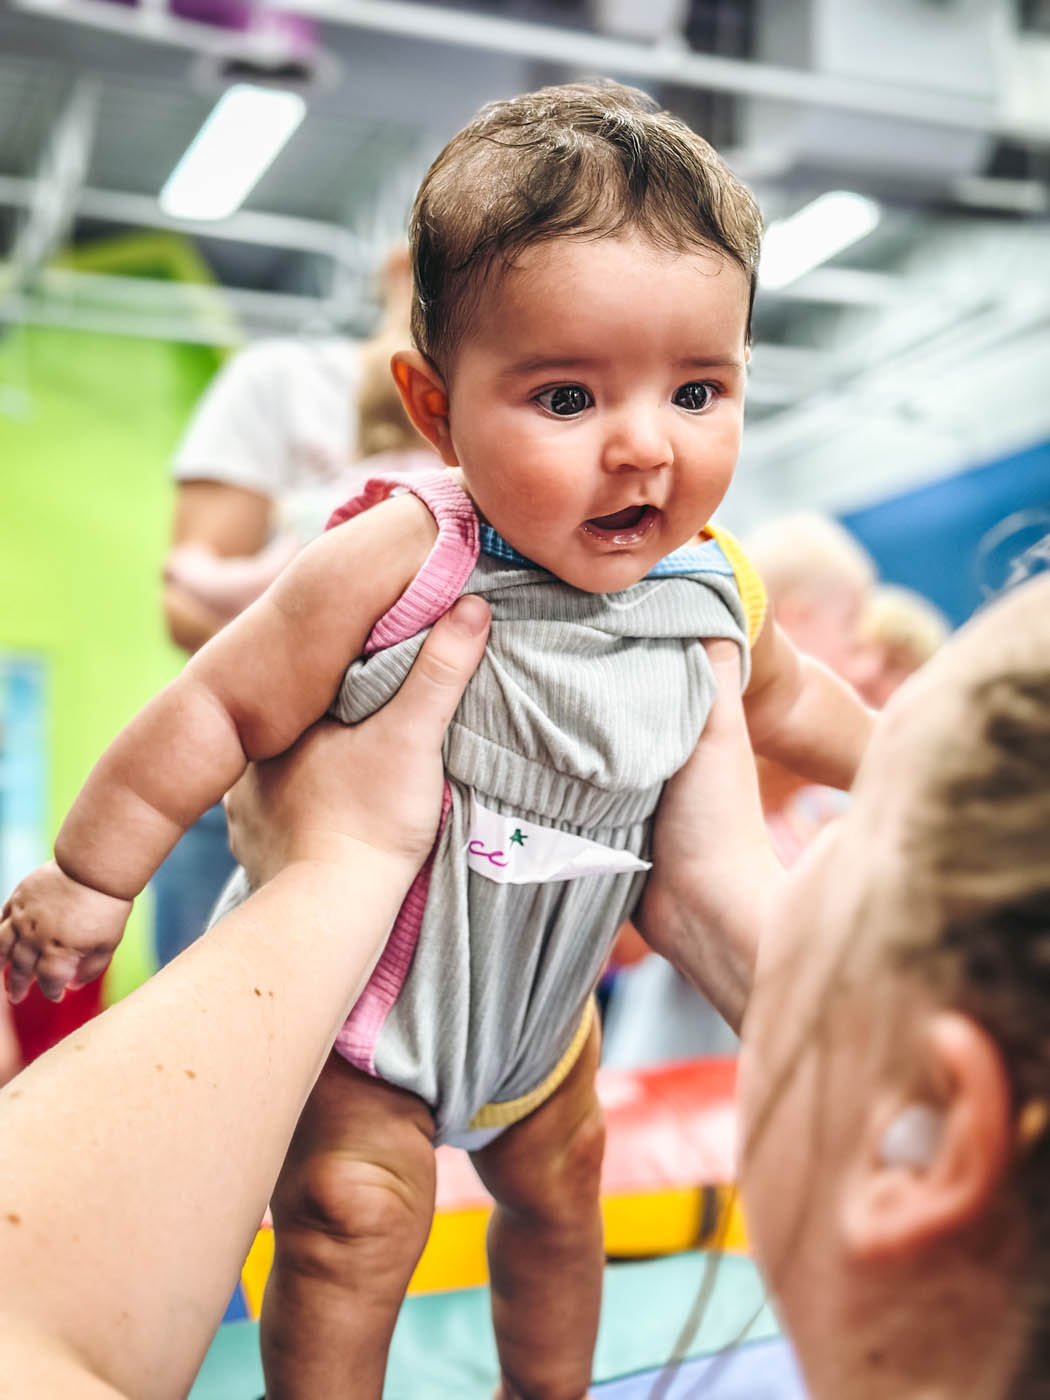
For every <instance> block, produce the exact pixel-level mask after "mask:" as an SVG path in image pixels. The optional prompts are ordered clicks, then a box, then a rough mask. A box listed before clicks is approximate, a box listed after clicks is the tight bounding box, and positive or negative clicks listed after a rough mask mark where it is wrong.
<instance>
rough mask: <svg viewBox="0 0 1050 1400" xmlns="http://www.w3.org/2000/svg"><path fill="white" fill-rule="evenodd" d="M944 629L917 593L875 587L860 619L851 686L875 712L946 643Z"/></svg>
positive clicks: (937, 612)
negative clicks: (857, 646)
mask: <svg viewBox="0 0 1050 1400" xmlns="http://www.w3.org/2000/svg"><path fill="white" fill-rule="evenodd" d="M950 630H951V628H950V627H949V625H948V620H947V618H946V617H945V616H944V614H943V613H942V612H941V611H940V609H939V608H936V607H934V605H933V604H932V603H931V602H930V601H929V600H928V599H927V598H924V597H923V596H922V594H921V593H915V592H913V591H912V589H910V588H901V587H899V586H898V585H897V584H889V583H886V584H880V585H879V586H878V587H877V588H876V589H875V590H874V591H873V593H872V595H871V597H870V598H869V599H868V602H867V606H866V607H865V609H864V613H863V615H862V617H861V620H860V627H859V638H860V642H859V648H858V656H857V662H856V664H855V666H854V667H853V671H852V675H851V677H850V678H851V680H852V681H853V684H854V685H855V686H856V688H857V690H858V691H859V692H860V694H861V695H862V697H863V698H864V699H865V700H866V701H867V702H868V704H869V705H873V706H874V707H875V709H877V710H881V709H882V707H883V705H885V703H886V701H887V700H888V699H889V698H890V696H891V695H892V694H893V692H894V691H895V690H897V689H898V687H899V686H901V685H903V684H904V682H905V681H906V680H907V679H908V677H909V676H910V675H911V674H912V673H913V672H914V671H917V670H918V669H919V667H920V666H923V665H925V663H926V662H927V661H929V659H930V657H931V656H932V655H933V654H934V652H935V651H937V649H938V648H939V647H941V646H942V645H943V644H944V642H946V641H947V639H948V633H949V632H950Z"/></svg>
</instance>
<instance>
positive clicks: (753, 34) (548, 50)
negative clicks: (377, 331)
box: [0, 0, 1050, 523]
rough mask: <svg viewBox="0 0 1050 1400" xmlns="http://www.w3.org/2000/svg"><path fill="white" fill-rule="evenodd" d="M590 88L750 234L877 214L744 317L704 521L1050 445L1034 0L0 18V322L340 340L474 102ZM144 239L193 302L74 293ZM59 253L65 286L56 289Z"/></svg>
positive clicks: (103, 287) (418, 7)
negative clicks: (835, 215)
mask: <svg viewBox="0 0 1050 1400" xmlns="http://www.w3.org/2000/svg"><path fill="white" fill-rule="evenodd" d="M260 14H261V20H260ZM220 19H221V20H222V23H217V22H216V21H217V20H220ZM260 67H261V68H262V69H263V70H265V71H267V72H268V74H269V77H270V80H272V81H282V82H285V83H287V84H290V85H293V86H297V87H298V88H299V89H300V90H301V91H303V92H304V93H305V95H306V96H307V99H308V115H307V117H306V120H305V121H304V122H303V124H302V126H301V127H300V128H299V129H298V131H297V132H296V133H295V135H294V136H293V138H292V139H291V141H290V142H289V144H288V146H287V147H286V148H285V150H284V151H283V152H282V153H281V155H280V156H279V157H278V159H277V160H276V161H275V163H274V164H273V166H272V167H271V168H270V170H269V171H268V172H267V173H266V175H265V176H264V177H263V178H262V180H261V181H260V182H259V184H258V185H257V186H256V188H255V189H254V191H253V192H252V194H251V195H250V197H249V199H248V200H247V202H246V204H245V206H244V208H243V209H242V210H241V211H240V212H238V213H237V214H235V215H233V216H231V218H229V219H227V220H225V221H224V222H223V224H221V225H196V226H189V225H176V224H173V223H172V222H171V221H170V220H166V219H165V218H164V216H162V215H161V213H160V210H159V207H158V205H157V203H156V196H157V193H158V191H159V189H160V187H161V185H162V184H163V182H164V180H165V179H166V177H167V175H168V174H169V173H170V171H171V169H172V168H173V166H174V165H175V163H176V161H177V159H178V157H179V156H180V155H181V153H182V151H183V150H184V148H185V147H186V145H187V144H188V142H189V141H190V139H191V137H192V136H193V135H194V133H195V132H196V130H197V129H198V127H199V126H200V124H201V122H202V121H203V119H204V117H205V116H206V114H207V112H208V111H209V110H210V108H211V106H212V104H213V102H214V99H215V95H216V93H217V92H218V91H219V90H220V89H221V87H222V86H223V85H224V84H225V83H227V82H229V81H230V80H231V77H232V76H237V75H239V74H242V73H244V72H245V71H250V70H252V69H254V70H258V69H259V68H260ZM597 73H603V74H608V75H609V76H614V77H618V78H621V79H624V80H626V81H630V82H635V83H637V84H638V85H640V86H643V87H645V88H647V89H648V90H649V91H651V92H652V93H653V94H654V96H656V97H657V98H658V99H659V100H660V101H661V102H662V103H663V104H664V105H666V106H668V107H670V108H671V109H672V110H674V111H676V112H677V113H678V114H679V115H681V116H682V117H683V118H684V119H685V120H687V121H689V122H690V123H691V124H692V125H694V126H695V127H696V128H697V129H698V130H700V131H702V132H703V133H704V134H705V135H707V136H708V137H709V138H710V139H711V140H713V141H714V143H715V144H716V145H717V146H719V148H720V149H721V150H723V152H724V153H725V154H726V155H727V158H728V159H729V160H730V163H731V164H733V166H734V168H736V169H737V170H738V172H739V173H740V174H741V175H742V176H743V177H744V178H745V179H746V180H748V181H749V182H750V183H751V184H752V185H753V187H754V188H755V190H756V193H757V194H758V196H759V199H760V202H761V204H762V207H763V211H764V213H765V215H766V219H767V222H768V221H772V220H775V219H777V218H780V217H782V216H784V215H786V214H789V213H791V212H792V211H793V210H795V209H797V208H798V207H800V206H801V205H802V204H804V203H805V202H806V201H808V200H809V199H810V198H812V197H813V196H814V195H816V194H819V193H821V192H822V191H824V190H827V189H835V188H844V187H845V188H850V189H855V190H859V191H862V192H865V193H868V194H870V195H873V196H874V197H876V198H877V199H878V200H879V201H880V204H881V206H882V209H883V217H882V220H881V222H880V224H879V225H878V227H877V228H876V230H875V231H874V232H873V233H871V234H869V235H868V237H867V238H866V239H864V240H863V241H862V242H860V243H858V244H855V245H854V246H853V247H852V248H850V249H848V250H847V251H846V252H844V253H842V254H840V255H839V257H837V258H836V259H834V260H832V261H831V262H830V263H828V264H826V265H825V266H824V267H822V268H819V269H817V270H815V271H814V272H812V273H810V274H808V275H806V276H804V277H802V278H801V279H799V280H798V281H797V282H795V283H793V284H791V285H790V286H789V287H787V288H785V289H783V290H782V291H781V292H778V293H773V292H771V291H769V290H767V289H760V292H759V297H758V301H757V305H756V315H755V344H754V352H753V360H752V374H751V384H750V390H749V407H748V420H749V421H748V425H747V428H746V432H745V450H744V456H743V461H742V470H741V473H740V476H739V479H738V482H737V483H736V484H735V485H734V490H733V496H732V497H731V501H730V508H731V509H730V515H731V516H732V514H733V512H734V511H735V512H736V514H737V517H738V519H739V521H740V523H750V522H751V521H753V520H754V519H755V518H759V517H761V516H762V515H763V514H765V513H768V512H769V511H772V510H774V509H779V508H782V507H784V506H785V505H789V504H794V503H796V502H797V501H803V500H804V501H806V502H808V503H810V504H820V505H824V506H827V507H829V508H838V507H848V506H851V505H855V504H861V503H863V502H864V501H865V500H870V499H875V498H878V497H880V496H883V495H885V494H887V493H889V492H892V491H895V490H899V489H901V488H902V487H904V486H907V485H909V484H911V483H913V482H916V481H919V480H924V479H929V478H930V477H931V476H934V475H937V474H941V473H944V472H948V471H954V470H957V469H959V468H961V467H965V466H968V465H973V464H976V463H979V462H982V461H987V460H991V459H993V458H995V457H997V456H1001V455H1004V454H1005V453H1007V452H1009V451H1011V450H1013V449H1015V448H1017V447H1020V446H1025V445H1028V444H1030V443H1032V442H1035V441H1041V440H1045V439H1047V438H1050V394H1048V393H1047V388H1046V386H1047V384H1048V383H1050V336H1048V335H1047V330H1048V328H1050V240H1048V222H1050V0H503V3H492V4H481V3H476V4H471V3H469V2H468V3H464V2H463V0H461V3H460V4H459V5H458V6H457V7H455V8H451V7H449V6H446V5H444V4H439V3H436V0H282V4H281V14H280V15H279V16H276V17H275V16H274V14H273V12H259V11H255V12H254V14H253V13H252V7H251V6H250V4H249V0H137V3H136V0H7V3H6V6H0V258H3V259H5V260H6V261H5V263H4V265H2V266H0V322H6V323H8V324H12V323H18V322H36V323H45V324H62V325H70V326H79V327H82V328H84V329H100V330H111V331H118V332H126V333H128V334H135V335H147V336H148V335H154V336H157V335H159V336H164V337H166V338H172V337H174V338H180V339H186V340H197V341H202V342H208V341H211V342H224V343H225V342H229V343H234V342H236V341H237V340H240V339H244V338H250V337H254V336H259V335H264V334H275V333H276V334H283V333H289V332H292V333H310V332H315V331H318V330H323V329H331V328H334V327H339V328H348V329H350V330H352V331H358V332H364V331H367V329H368V327H369V325H370V324H371V322H372V320H373V318H374V315H375V305H374V299H373V297H374V283H375V270H376V267H377V265H378V263H379V261H380V260H381V258H382V255H383V252H384V251H385V249H386V248H387V247H388V246H389V244H390V243H391V242H392V241H393V240H394V239H395V238H396V237H397V236H398V235H399V233H400V232H401V231H402V230H403V227H404V221H405V216H406V212H407V208H408V205H409V203H410V200H411V196H412V193H413V191H414V188H415V186H416V184H417V183H418V180H419V177H420V175H421V174H422V172H423V171H424V170H425V168H426V166H427V164H428V163H429V161H430V160H431V159H432V158H433V156H434V155H435V154H436V153H437V151H438V150H439V149H440V147H441V146H442V145H443V144H444V142H445V141H446V140H447V139H448V137H449V135H451V134H452V132H453V131H455V130H456V129H457V128H458V127H459V126H460V125H462V123H463V122H464V121H465V120H466V119H467V118H468V117H469V116H470V115H471V114H472V113H473V111H474V110H475V109H476V108H477V107H478V106H479V105H480V103H481V102H483V101H486V100H488V99H490V98H493V97H499V96H505V95H508V94H510V93H513V92H518V91H523V90H526V89H528V88H531V87H535V86H538V85H539V84H541V83H544V82H551V81H563V80H565V79H567V78H572V77H578V76H581V75H593V74H597ZM149 229H153V230H175V231H176V232H178V233H180V234H182V235H185V237H186V238H188V239H189V240H191V243H192V247H193V248H194V249H195V250H196V253H197V254H198V255H199V258H200V259H201V262H202V264H203V266H204V267H205V268H206V269H207V270H208V272H209V274H210V276H211V277H212V278H213V279H214V281H215V285H216V291H215V292H214V293H212V294H210V295H209V296H208V297H206V298H205V299H204V300H202V297H201V294H200V291H199V289H192V288H191V289H189V290H187V288H186V287H185V286H183V285H179V284H177V283H174V282H172V281H171V280H170V279H169V280H166V279H165V278H164V277H163V275H158V273H157V269H156V268H154V267H150V266H149V265H145V266H136V264H135V263H134V261H133V260H129V262H128V264H127V266H125V267H123V268H121V269H119V270H120V271H121V272H122V273H123V275H120V276H116V275H113V274H114V270H115V269H114V267H113V265H112V262H110V263H109V264H106V265H105V266H104V267H103V265H102V264H101V263H98V265H95V264H93V262H92V254H91V250H92V249H96V248H98V247H99V245H100V244H101V243H105V244H106V245H107V246H110V247H112V245H113V240H114V237H115V236H118V237H119V236H120V235H122V234H124V233H126V232H127V231H129V230H136V231H138V232H141V231H143V230H149ZM70 244H72V245H73V246H75V247H76V248H77V250H78V252H79V254H80V255H81V256H80V257H79V258H78V261H77V266H76V267H75V268H71V267H70V266H68V265H66V264H68V259H67V260H65V261H64V262H59V263H57V264H56V261H55V255H56V253H58V252H59V251H60V250H61V249H63V248H65V247H67V246H68V245H70ZM96 261H97V260H96ZM103 274H104V275H103ZM0 387H2V386H0ZM1048 495H1050V483H1048ZM731 523H732V520H731Z"/></svg>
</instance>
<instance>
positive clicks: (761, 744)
mask: <svg viewBox="0 0 1050 1400" xmlns="http://www.w3.org/2000/svg"><path fill="white" fill-rule="evenodd" d="M744 711H745V713H746V715H747V725H748V730H749V731H750V734H751V743H752V745H753V747H754V750H755V752H756V753H759V754H761V755H762V757H763V758H769V759H772V760H773V761H774V762H776V763H780V764H782V765H783V766H784V767H785V768H789V769H791V771H792V772H793V773H797V774H798V775H799V776H800V777H802V778H806V779H807V780H808V781H809V782H812V783H825V784H827V785H828V786H830V787H837V788H848V787H849V786H850V784H851V783H852V782H853V778H854V776H855V774H856V772H857V768H858V766H859V764H860V760H861V758H862V756H863V754H864V750H865V748H866V747H867V744H868V739H869V737H870V735H871V730H872V725H873V724H874V722H875V713H874V711H873V710H869V709H868V707H867V706H866V705H865V704H864V702H863V701H862V700H861V699H860V697H859V696H858V695H857V693H856V691H855V690H853V688H852V687H851V686H849V685H847V684H846V682H845V681H843V680H841V679H840V678H839V677H838V676H836V675H835V673H834V672H833V671H831V670H829V669H828V667H827V666H825V665H823V664H822V663H821V662H820V661H816V660H814V658H813V657H811V656H806V655H805V654H804V653H802V652H800V651H798V650H797V648H796V647H795V646H794V645H793V643H792V642H791V641H790V640H789V639H788V637H787V636H786V635H785V633H784V632H783V631H782V630H781V628H779V627H778V626H777V624H776V623H775V622H774V621H773V620H772V619H771V618H769V617H767V618H766V621H765V623H764V624H763V627H762V631H761V632H760V633H759V635H758V637H757V639H756V641H755V644H754V647H753V648H752V651H751V680H750V683H749V684H748V687H747V690H746V692H745V694H744Z"/></svg>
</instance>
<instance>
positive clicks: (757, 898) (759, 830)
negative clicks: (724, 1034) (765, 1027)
mask: <svg viewBox="0 0 1050 1400" xmlns="http://www.w3.org/2000/svg"><path fill="white" fill-rule="evenodd" d="M706 647H707V653H708V658H709V660H710V662H711V667H712V670H713V671H714V674H715V680H716V682H717V686H718V693H717V695H716V697H715V702H714V704H713V705H712V707H711V713H710V714H709V715H708V718H707V723H706V724H705V725H704V730H703V733H702V734H701V736H700V741H699V743H698V744H697V746H696V749H695V750H694V752H693V754H692V757H691V758H690V759H689V761H688V762H687V763H686V764H685V765H684V766H683V767H682V768H681V769H680V770H679V772H678V773H676V774H675V776H674V777H673V778H672V779H671V780H670V782H669V783H668V784H667V786H666V787H665V788H664V792H663V795H662V797H661V799H660V806H659V808H658V810H657V814H656V824H655V828H654V831H653V869H652V873H651V874H650V876H649V879H648V881H647V883H646V888H645V893H644V895H643V897H642V903H641V905H640V907H639V909H638V910H637V912H636V915H635V923H636V924H637V925H638V928H639V929H640V930H641V932H642V934H643V935H644V937H645V938H646V940H647V942H648V943H649V945H650V946H651V947H652V948H654V949H655V950H656V952H658V953H662V954H663V956H664V957H666V958H667V959H668V960H669V961H670V962H672V963H673V964H674V966H675V967H676V968H677V969H678V971H679V972H680V973H681V974H682V976H683V977H685V978H687V979H688V980H689V981H690V982H692V983H693V985H694V986H695V987H696V988H697V989H698V990H699V991H701V992H702V993H703V994H704V996H706V997H707V999H708V1000H709V1001H710V1002H711V1003H712V1004H713V1005H714V1006H715V1007H716V1009H717V1010H718V1011H719V1012H720V1013H721V1014H722V1016H724V1017H725V1019H726V1020H727V1021H728V1022H729V1024H730V1025H731V1026H732V1027H733V1028H734V1029H737V1030H738V1029H739V1027H740V1022H741V1020H742V1019H743V1014H744V1008H745V1007H746V1005H747V999H748V996H749V994H750V990H751V978H752V973H753V970H754V959H755V951H756V949H757V946H758V938H759V932H760V927H761V924H762V921H763V918H764V916H765V912H766V909H767V906H768V904H769V902H770V900H771V899H773V898H775V897H776V894H777V892H778V891H779V888H780V884H781V882H782V880H783V874H784V872H783V869H782V868H781V865H780V862H779V861H778V860H777V858H776V856H775V855H774V853H773V849H772V847H771V845H770V842H769V837H768V835H767V833H766V827H765V822H764V819H763V817H762V808H761V805H760V803H759V798H758V781H757V777H756V774H755V762H754V755H753V754H752V751H751V744H750V741H749V739H748V730H747V722H746V719H745V716H744V710H743V705H742V703H741V697H740V657H739V652H738V651H737V648H736V645H735V644H734V643H733V642H729V641H711V642H708V643H707V644H706Z"/></svg>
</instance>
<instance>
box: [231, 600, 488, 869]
mask: <svg viewBox="0 0 1050 1400" xmlns="http://www.w3.org/2000/svg"><path fill="white" fill-rule="evenodd" d="M488 626H489V611H488V607H487V606H486V604H485V603H484V602H483V601H482V600H481V599H480V598H475V597H470V596H468V597H464V598H460V599H459V600H458V601H457V602H456V603H455V604H454V605H453V607H452V608H451V609H450V610H449V611H448V612H447V613H446V614H445V616H444V617H443V618H441V619H440V620H439V621H438V622H437V623H436V624H435V625H434V627H433V628H432V629H431V632H430V635H429V636H428V637H427V639H426V641H425V642H424V644H423V647H422V650H421V651H420V654H419V656H418V658H417V659H416V663H415V665H414V666H413V667H412V670H411V672H410V673H409V675H408V676H407V678H406V680H405V682H404V684H403V685H402V687H401V689H400V690H399V691H398V693H397V694H396V695H395V696H394V698H393V699H392V700H390V701H389V703H388V704H386V705H385V706H384V707H383V708H382V709H381V710H378V711H377V712H376V713H375V714H374V715H370V716H369V718H368V719H366V720H364V721H362V723H360V724H357V725H353V726H349V727H348V726H347V725H344V724H339V723H337V722H336V721H334V720H322V721H320V722H319V723H318V724H316V725H314V726H313V728H312V729H311V730H309V731H308V732H307V733H306V734H305V735H303V737H302V738H301V739H300V740H299V742H298V743H297V744H296V745H295V746H294V747H293V748H292V749H290V750H289V751H288V752H287V753H285V754H282V755H281V756H280V757H278V758H274V759H269V760H268V761H267V762H265V763H260V764H253V765H252V766H251V767H250V768H249V769H248V771H247V772H246V773H245V775H244V777H243V778H242V779H241V781H240V782H239V783H238V784H237V785H236V787H234V788H233V789H232V790H231V792H230V793H228V794H227V797H226V814H227V817H228V818H229V823H230V845H231V848H232V850H233V853H234V856H235V857H236V858H237V860H238V861H239V862H240V863H241V864H242V865H243V866H244V867H245V869H246V870H247V872H248V875H249V877H250V879H251V881H252V884H253V885H255V886H258V885H260V884H263V883H265V881H267V880H268V879H270V878H271V877H272V876H273V875H274V874H276V872H277V871H278V870H279V869H281V868H282V867H283V866H284V865H286V864H287V863H288V862H289V861H291V860H302V859H306V860H322V861H336V862H338V861H341V860H343V859H345V857H346V855H347V854H348V851H349V850H350V849H351V848H352V849H353V852H354V853H355V854H356V855H358V856H359V855H360V851H361V847H362V846H364V847H366V848H367V849H368V850H369V851H370V852H371V853H372V854H374V855H375V856H378V857H380V858H382V859H385V860H390V861H392V862H394V863H395V864H397V865H400V866H402V867H408V868H410V873H413V874H414V872H415V871H416V870H417V869H418V867H419V866H420V865H421V864H422V862H423V860H424V859H425V858H426V855H427V852H428V851H429V849H430V847H431V845H432V844H433V840H434V834H435V832H436V830H437V826H438V821H439V817H440V813H441V799H442V790H443V785H444V774H443V771H442V764H441V742H442V739H443V738H444V734H445V730H446V728H447V727H448V723H449V720H450V719H451V718H452V715H453V712H454V711H455V708H456V706H457V705H458V704H459V701H460V697H461V696H462V694H463V691H464V690H465V688H466V685H467V682H468V681H469V680H470V678H471V676H472V675H473V674H474V671H475V670H476V668H477V665H478V662H479V661H480V660H481V655H482V652H483V651H484V648H485V641H486V639H487V637H488Z"/></svg>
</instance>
